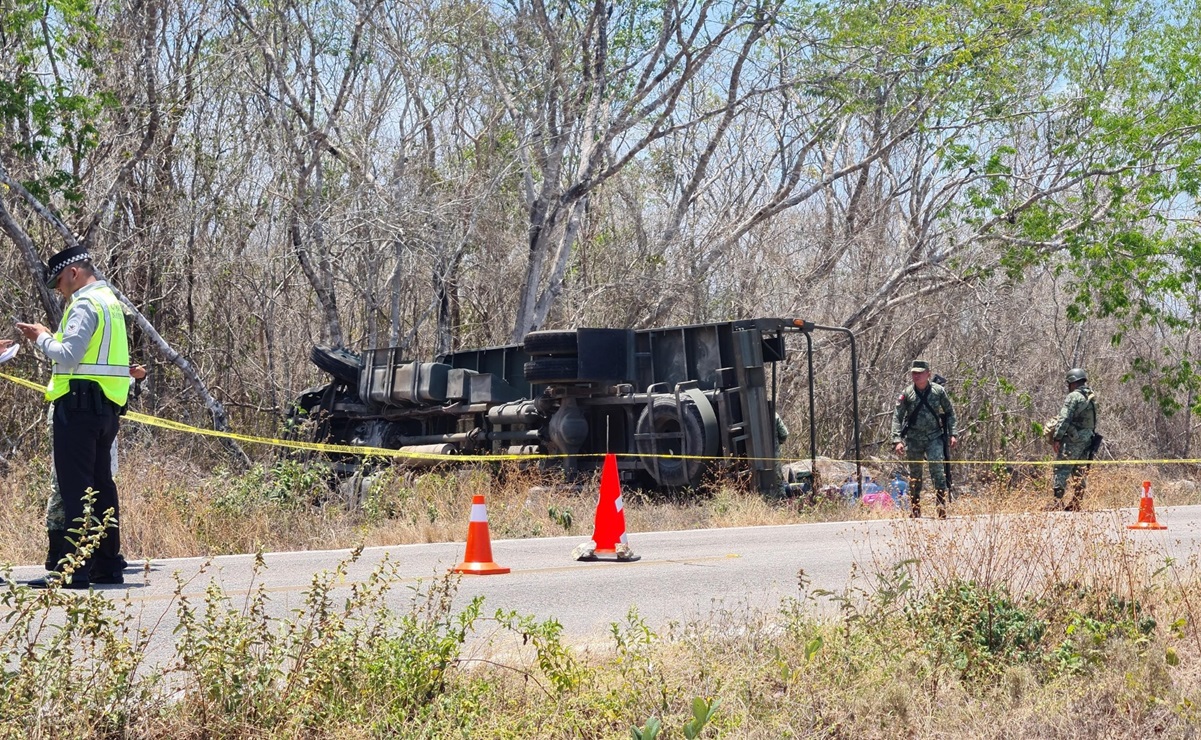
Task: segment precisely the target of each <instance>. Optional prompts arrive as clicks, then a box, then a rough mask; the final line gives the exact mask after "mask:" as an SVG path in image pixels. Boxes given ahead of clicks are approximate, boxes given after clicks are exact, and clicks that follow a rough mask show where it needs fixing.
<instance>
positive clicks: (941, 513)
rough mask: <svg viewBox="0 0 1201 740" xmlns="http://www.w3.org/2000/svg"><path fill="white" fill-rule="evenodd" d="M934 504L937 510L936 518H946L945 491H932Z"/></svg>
mask: <svg viewBox="0 0 1201 740" xmlns="http://www.w3.org/2000/svg"><path fill="white" fill-rule="evenodd" d="M934 504H935V507H936V508H937V509H938V518H939V519H946V518H947V489H945V488H937V489H935V490H934Z"/></svg>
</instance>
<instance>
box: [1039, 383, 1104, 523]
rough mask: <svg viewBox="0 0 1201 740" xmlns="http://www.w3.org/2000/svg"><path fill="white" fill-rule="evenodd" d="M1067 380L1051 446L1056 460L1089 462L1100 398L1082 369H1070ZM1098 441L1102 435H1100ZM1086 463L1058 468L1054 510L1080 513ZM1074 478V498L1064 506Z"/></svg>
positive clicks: (1055, 479) (1092, 451) (1054, 486)
mask: <svg viewBox="0 0 1201 740" xmlns="http://www.w3.org/2000/svg"><path fill="white" fill-rule="evenodd" d="M1064 380H1065V381H1066V382H1067V384H1068V396H1067V398H1065V399H1063V408H1061V409H1060V410H1059V416H1058V417H1056V419H1055V434H1054V437H1053V441H1052V442H1051V446H1052V447H1053V448H1054V449H1055V458H1056V459H1057V460H1090V459H1092V456H1093V453H1094V452H1095V451H1096V449H1095V447H1094V446H1093V441H1094V440H1093V438H1094V436H1098V435H1096V429H1097V397H1096V395H1095V394H1094V393H1093V392H1092V391H1091V390H1090V389H1089V387H1088V374H1087V373H1085V372H1084V370H1082V369H1081V368H1078V367H1074V368H1072V369H1071V370H1068V372H1067V375H1065V376H1064ZM1098 440H1099V436H1098ZM1087 472H1088V465H1087V464H1076V465H1070V464H1069V465H1056V466H1055V471H1054V476H1055V477H1054V479H1053V482H1052V483H1051V486H1052V489H1053V493H1054V494H1055V501H1054V503H1052V504H1051V509H1052V510H1053V511H1080V504H1081V501H1082V499H1083V498H1084V486H1085V482H1086V481H1085V474H1086V473H1087ZM1069 477H1071V479H1072V497H1071V498H1070V499H1069V500H1068V501H1067V502H1066V503H1065V502H1064V500H1063V496H1064V493H1065V492H1066V491H1067V483H1068V478H1069Z"/></svg>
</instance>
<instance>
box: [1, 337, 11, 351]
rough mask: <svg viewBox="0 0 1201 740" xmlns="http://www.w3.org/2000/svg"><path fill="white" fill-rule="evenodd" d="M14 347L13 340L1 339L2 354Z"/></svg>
mask: <svg viewBox="0 0 1201 740" xmlns="http://www.w3.org/2000/svg"><path fill="white" fill-rule="evenodd" d="M11 346H13V340H11V339H0V352H7V351H8V348H9V347H11Z"/></svg>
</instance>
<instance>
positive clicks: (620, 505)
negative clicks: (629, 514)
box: [617, 496, 624, 511]
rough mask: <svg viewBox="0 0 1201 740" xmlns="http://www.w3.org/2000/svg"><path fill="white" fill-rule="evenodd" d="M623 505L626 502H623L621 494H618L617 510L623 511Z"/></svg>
mask: <svg viewBox="0 0 1201 740" xmlns="http://www.w3.org/2000/svg"><path fill="white" fill-rule="evenodd" d="M623 507H624V504H623V503H622V500H621V496H618V497H617V510H618V511H621V510H622V509H623Z"/></svg>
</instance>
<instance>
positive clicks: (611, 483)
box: [571, 452, 638, 562]
mask: <svg viewBox="0 0 1201 740" xmlns="http://www.w3.org/2000/svg"><path fill="white" fill-rule="evenodd" d="M597 555H613V556H615V557H616V558H617V559H618V560H623V561H627V562H629V561H633V560H637V559H638V556H637V555H635V554H634V551H633V550H631V549H630V543H629V540H627V539H626V515H625V511H624V509H623V504H622V499H621V480H620V479H619V478H618V475H617V456H616V455H614V454H613V453H612V452H610V453H609V454H607V455H605V464H604V467H602V468H601V483H600V500H599V501H598V502H597V504H596V524H595V525H594V526H593V529H592V540H591V541H590V542H585V543H584V544H582V545H580V546H579V547H577V548H576V549H575V550H573V551H572V553H571V557H572V558H573V559H575V560H599V558H598V557H597Z"/></svg>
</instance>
